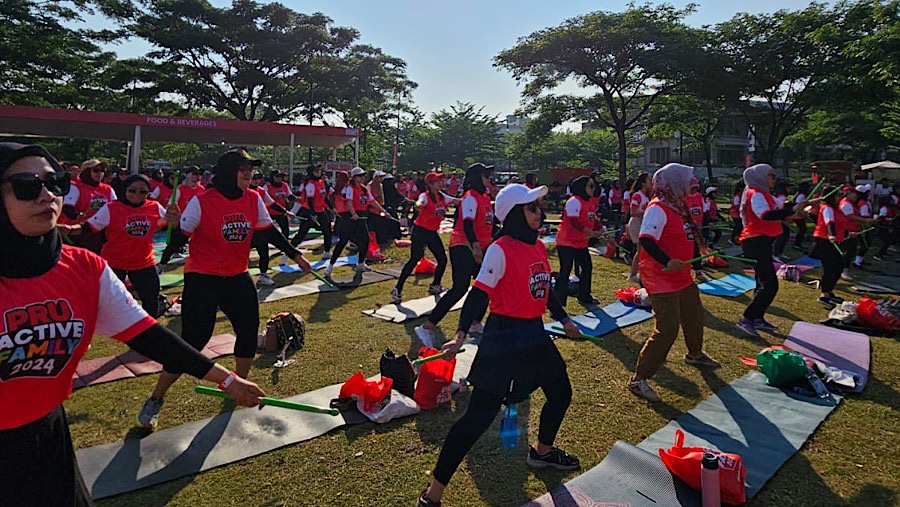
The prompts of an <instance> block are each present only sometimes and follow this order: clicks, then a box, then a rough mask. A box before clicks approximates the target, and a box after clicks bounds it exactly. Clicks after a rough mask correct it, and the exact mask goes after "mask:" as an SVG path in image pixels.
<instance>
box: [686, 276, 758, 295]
mask: <svg viewBox="0 0 900 507" xmlns="http://www.w3.org/2000/svg"><path fill="white" fill-rule="evenodd" d="M697 288H699V289H700V292H702V293H704V294H711V295H713V296H725V297H729V298H734V297H738V296H740V295H741V294H743V293H745V292H747V291H748V290H752V289H755V288H756V279H754V278H753V277H750V276H746V275H736V274H734V273H732V274H730V275H725V276H723V277H722V278H719V279H718V280H713V281H711V282H705V283H701V284H700V285H698V286H697Z"/></svg>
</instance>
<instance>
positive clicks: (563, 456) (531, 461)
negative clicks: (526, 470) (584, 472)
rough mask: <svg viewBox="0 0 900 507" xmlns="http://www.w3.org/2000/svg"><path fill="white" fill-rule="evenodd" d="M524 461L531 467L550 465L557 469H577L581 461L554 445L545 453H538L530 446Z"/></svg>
mask: <svg viewBox="0 0 900 507" xmlns="http://www.w3.org/2000/svg"><path fill="white" fill-rule="evenodd" d="M525 463H527V464H528V466H530V467H531V468H547V467H552V468H555V469H557V470H577V469H579V468H581V462H580V461H578V458H576V457H575V456H572V455H571V454H569V453H567V452H566V451H564V450H562V449H558V448H556V447H551V448H550V450H549V451H547V453H546V454H538V452H537V451H536V450H534V447H530V448H529V449H528V457H527V458H525Z"/></svg>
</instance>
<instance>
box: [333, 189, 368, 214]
mask: <svg viewBox="0 0 900 507" xmlns="http://www.w3.org/2000/svg"><path fill="white" fill-rule="evenodd" d="M341 194H342V197H343V198H344V199H345V200H350V201H352V206H353V211H355V212H356V213H357V214H359V213H362V212H364V211H366V210H368V209H369V206H370V205H371V204H372V202H373V201H374V200H375V199H374V198H373V197H372V193H371V192H369V187H366V186H358V187H357V186H356V185H347V186H346V187H344V190H343V191H342V192H341ZM347 211H348V213H349V211H350V210H347Z"/></svg>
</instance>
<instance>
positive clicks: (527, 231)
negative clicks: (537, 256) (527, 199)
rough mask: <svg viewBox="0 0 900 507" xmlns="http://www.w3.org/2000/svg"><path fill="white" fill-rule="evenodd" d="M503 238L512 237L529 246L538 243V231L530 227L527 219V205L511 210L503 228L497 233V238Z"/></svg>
mask: <svg viewBox="0 0 900 507" xmlns="http://www.w3.org/2000/svg"><path fill="white" fill-rule="evenodd" d="M502 236H510V237H511V238H513V239H517V240H519V241H522V242H525V243H528V244H529V245H534V244H535V243H537V240H538V231H537V230H536V229H532V228H531V226H530V225H528V220H526V219H525V205H523V204H516V205H515V206H513V208H512V209H511V210H509V214H507V215H506V219H505V220H503V227H501V228H500V232H498V233H497V238H500V237H502Z"/></svg>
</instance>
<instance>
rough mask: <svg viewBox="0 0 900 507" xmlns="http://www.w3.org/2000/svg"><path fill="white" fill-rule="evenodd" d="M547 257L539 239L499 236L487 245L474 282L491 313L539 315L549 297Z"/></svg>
mask: <svg viewBox="0 0 900 507" xmlns="http://www.w3.org/2000/svg"><path fill="white" fill-rule="evenodd" d="M550 278H551V276H550V261H549V260H547V248H546V247H545V246H544V242H543V241H538V242H536V243H535V244H533V245H529V244H528V243H524V242H522V241H519V240H517V239H513V238H512V237H510V236H502V237H500V238H499V239H497V241H495V242H494V243H492V244H491V246H489V247H488V249H487V251H485V253H484V262H483V263H482V265H481V270H480V271H479V272H478V276H477V277H476V278H475V284H474V286H475V287H477V288H479V289H481V290H483V291H484V292H486V293H487V295H488V297H489V299H490V309H491V313H492V314H497V315H504V316H507V317H513V318H517V319H539V318H541V315H543V314H544V312H545V311H547V299H548V298H549V297H550Z"/></svg>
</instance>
